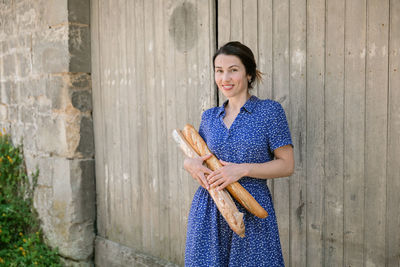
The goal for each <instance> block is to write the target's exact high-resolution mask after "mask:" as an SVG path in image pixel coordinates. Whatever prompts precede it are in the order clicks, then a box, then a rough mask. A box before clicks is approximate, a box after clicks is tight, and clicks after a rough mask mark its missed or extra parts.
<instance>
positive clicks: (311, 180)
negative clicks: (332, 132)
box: [306, 0, 325, 266]
mask: <svg viewBox="0 0 400 267" xmlns="http://www.w3.org/2000/svg"><path fill="white" fill-rule="evenodd" d="M324 44H325V1H322V0H311V1H307V100H306V101H307V210H306V211H307V266H322V265H323V262H324V260H323V253H324V251H323V249H324V248H323V238H324V237H323V227H324V225H323V222H324V211H323V206H324V182H325V178H324V176H325V173H324V167H325V162H324V156H325V153H324V139H325V137H324V128H325V121H324V113H325V110H324V101H325V99H324V79H325V78H324V76H325V73H324V67H325V57H324V54H325V53H324V51H325V46H324Z"/></svg>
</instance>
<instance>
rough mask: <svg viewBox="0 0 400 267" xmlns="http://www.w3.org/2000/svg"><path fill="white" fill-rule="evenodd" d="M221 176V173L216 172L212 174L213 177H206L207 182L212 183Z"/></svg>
mask: <svg viewBox="0 0 400 267" xmlns="http://www.w3.org/2000/svg"><path fill="white" fill-rule="evenodd" d="M221 178H222V174H220V173H218V174H216V175H214V177H212V178H210V177H208V183H210V184H212V183H214V182H215V181H217V180H220V179H221Z"/></svg>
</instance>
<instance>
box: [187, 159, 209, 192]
mask: <svg viewBox="0 0 400 267" xmlns="http://www.w3.org/2000/svg"><path fill="white" fill-rule="evenodd" d="M211 155H212V154H208V155H205V156H202V157H200V158H195V159H191V158H186V159H185V161H184V162H183V167H184V168H185V170H186V171H187V172H189V173H190V175H191V176H192V177H193V178H194V179H196V180H197V181H198V182H199V184H200V185H201V186H202V187H203V188H205V189H207V190H208V189H210V185H209V184H208V182H207V179H206V177H205V175H206V174H210V173H211V172H212V171H211V170H210V169H209V168H207V167H206V166H204V165H203V162H204V161H205V160H207V159H209V158H210V157H211Z"/></svg>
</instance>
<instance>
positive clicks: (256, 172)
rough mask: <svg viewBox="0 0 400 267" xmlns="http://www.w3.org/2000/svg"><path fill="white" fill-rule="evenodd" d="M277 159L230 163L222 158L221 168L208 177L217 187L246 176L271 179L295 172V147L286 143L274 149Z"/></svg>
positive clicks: (223, 186) (210, 182)
mask: <svg viewBox="0 0 400 267" xmlns="http://www.w3.org/2000/svg"><path fill="white" fill-rule="evenodd" d="M274 155H275V159H274V160H271V161H268V162H265V163H242V164H236V163H230V162H225V161H222V160H221V163H222V165H224V166H223V167H222V168H221V169H218V170H215V171H213V172H212V173H211V174H210V175H209V176H208V177H207V180H208V184H210V186H211V187H217V186H218V188H217V189H223V188H225V187H226V186H227V185H229V184H231V183H233V182H236V181H237V180H239V179H240V178H242V177H244V176H249V177H254V178H261V179H271V178H278V177H286V176H290V175H292V174H293V171H294V156H293V147H292V146H291V145H286V146H282V147H279V148H277V149H275V150H274Z"/></svg>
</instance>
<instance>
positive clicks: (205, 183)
mask: <svg viewBox="0 0 400 267" xmlns="http://www.w3.org/2000/svg"><path fill="white" fill-rule="evenodd" d="M200 179H201V182H202V183H203V185H204V186H205V188H207V189H210V185H209V184H208V183H207V179H206V177H205V176H204V174H200Z"/></svg>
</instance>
